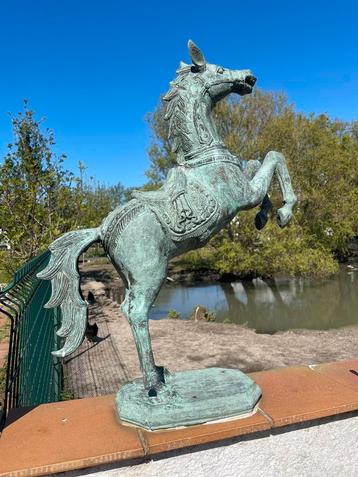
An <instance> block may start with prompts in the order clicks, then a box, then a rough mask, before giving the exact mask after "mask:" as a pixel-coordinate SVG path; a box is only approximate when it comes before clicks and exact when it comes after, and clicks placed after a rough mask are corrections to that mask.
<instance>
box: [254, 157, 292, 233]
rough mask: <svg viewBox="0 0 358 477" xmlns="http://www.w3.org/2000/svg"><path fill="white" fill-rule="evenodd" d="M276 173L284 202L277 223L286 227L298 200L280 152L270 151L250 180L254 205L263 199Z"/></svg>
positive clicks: (278, 212)
mask: <svg viewBox="0 0 358 477" xmlns="http://www.w3.org/2000/svg"><path fill="white" fill-rule="evenodd" d="M274 173H276V175H277V178H278V181H279V184H280V188H281V192H282V196H283V204H284V205H283V207H281V208H280V209H279V210H278V211H277V223H278V225H279V226H280V227H284V226H285V225H287V224H288V222H289V221H290V219H291V217H292V210H293V207H294V205H295V204H296V202H297V198H296V196H295V193H294V192H293V189H292V184H291V178H290V175H289V173H288V169H287V165H286V161H285V158H284V155H283V154H281V153H280V152H276V151H270V152H269V153H268V154H267V155H266V157H265V159H264V160H263V162H262V165H261V167H260V169H259V170H258V171H257V173H256V174H255V176H254V177H253V179H252V180H251V181H250V186H251V190H252V194H253V195H252V205H253V206H254V205H257V204H259V203H260V202H262V201H263V199H264V197H265V195H266V194H267V191H268V189H269V187H270V184H271V182H272V177H273V174H274Z"/></svg>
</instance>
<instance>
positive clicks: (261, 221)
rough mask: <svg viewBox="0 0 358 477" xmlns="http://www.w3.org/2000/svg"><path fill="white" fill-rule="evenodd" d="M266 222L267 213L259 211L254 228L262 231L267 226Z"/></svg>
mask: <svg viewBox="0 0 358 477" xmlns="http://www.w3.org/2000/svg"><path fill="white" fill-rule="evenodd" d="M267 220H268V216H267V213H266V212H264V211H263V210H260V212H258V213H257V214H256V217H255V227H256V228H257V230H261V229H263V228H264V227H265V225H266V224H267Z"/></svg>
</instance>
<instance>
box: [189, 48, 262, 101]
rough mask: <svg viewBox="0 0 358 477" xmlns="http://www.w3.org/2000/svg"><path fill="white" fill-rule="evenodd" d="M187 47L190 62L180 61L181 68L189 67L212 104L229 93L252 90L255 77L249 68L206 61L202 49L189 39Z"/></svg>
mask: <svg viewBox="0 0 358 477" xmlns="http://www.w3.org/2000/svg"><path fill="white" fill-rule="evenodd" d="M188 48H189V54H190V58H191V61H192V64H191V65H186V64H184V63H181V68H182V69H187V70H189V69H190V73H191V75H190V76H191V77H192V79H193V80H194V82H195V83H197V84H198V85H199V86H201V88H202V89H203V92H204V94H205V95H206V94H208V95H209V97H210V98H211V100H212V101H213V103H214V104H215V103H216V102H217V101H219V100H220V99H222V98H224V97H225V96H227V95H228V94H230V93H237V94H240V95H241V96H243V95H244V94H250V93H251V92H252V89H253V87H254V85H255V83H256V78H255V77H254V76H253V74H252V72H251V71H250V70H229V69H227V68H223V67H222V66H218V65H212V64H210V63H207V62H206V61H205V58H204V55H203V53H202V51H201V50H200V49H199V48H198V47H197V46H196V45H195V44H194V43H193V42H192V41H191V40H189V42H188Z"/></svg>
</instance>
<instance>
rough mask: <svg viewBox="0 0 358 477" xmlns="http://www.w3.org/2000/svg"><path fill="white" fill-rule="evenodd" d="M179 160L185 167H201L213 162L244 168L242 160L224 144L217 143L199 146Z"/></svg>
mask: <svg viewBox="0 0 358 477" xmlns="http://www.w3.org/2000/svg"><path fill="white" fill-rule="evenodd" d="M177 162H178V164H179V165H180V166H183V167H188V168H191V167H200V166H205V165H207V164H211V163H213V162H216V163H223V162H226V163H230V164H234V165H235V166H238V167H240V168H241V169H242V160H241V159H239V158H238V157H236V156H234V155H233V154H231V152H229V151H228V150H227V148H226V146H225V145H224V144H221V143H215V144H212V145H210V146H207V147H201V148H198V149H196V150H194V151H192V152H190V153H188V154H185V155H184V156H182V157H178V159H177Z"/></svg>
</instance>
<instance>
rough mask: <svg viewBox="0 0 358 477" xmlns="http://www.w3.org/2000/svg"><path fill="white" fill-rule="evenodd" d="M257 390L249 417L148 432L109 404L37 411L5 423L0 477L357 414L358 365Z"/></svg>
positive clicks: (273, 373)
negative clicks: (255, 410)
mask: <svg viewBox="0 0 358 477" xmlns="http://www.w3.org/2000/svg"><path fill="white" fill-rule="evenodd" d="M251 376H252V377H253V378H254V379H255V381H256V382H257V383H258V384H259V386H260V387H261V388H262V390H263V398H262V400H261V402H260V406H259V411H258V413H257V414H255V415H254V416H251V417H248V418H244V419H237V420H233V421H228V422H221V423H216V424H204V425H200V426H192V427H189V428H185V429H176V430H167V431H157V432H147V431H143V430H140V429H136V428H131V427H128V426H123V425H122V424H121V423H119V422H118V421H117V418H116V412H115V400H114V396H103V397H97V398H91V399H80V400H73V401H65V402H60V403H51V404H42V405H40V406H37V407H35V408H33V409H27V410H26V409H24V410H22V412H21V414H22V415H21V417H19V416H16V413H13V415H12V416H11V415H10V416H9V424H8V425H7V427H6V428H5V429H4V431H3V433H2V435H1V438H0V456H1V457H0V475H1V476H5V475H6V476H9V477H10V476H11V477H12V476H22V477H25V476H37V475H49V474H52V473H56V472H63V471H68V470H74V469H81V468H86V467H91V466H97V465H100V464H104V463H112V462H121V461H128V460H130V459H135V458H141V457H145V456H149V455H155V454H159V453H162V452H166V451H170V450H173V449H179V448H184V447H188V446H193V445H198V444H206V443H211V442H219V441H221V440H224V439H229V438H232V437H237V436H241V435H245V434H252V433H257V432H260V431H265V430H269V429H272V428H278V427H281V426H286V425H288V424H293V423H298V422H303V421H310V420H313V419H318V418H322V417H327V416H332V415H336V414H340V413H345V412H349V411H355V410H358V360H352V361H345V362H339V363H330V364H323V365H317V366H299V367H292V368H281V369H276V370H270V371H262V372H259V373H253V374H251Z"/></svg>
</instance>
